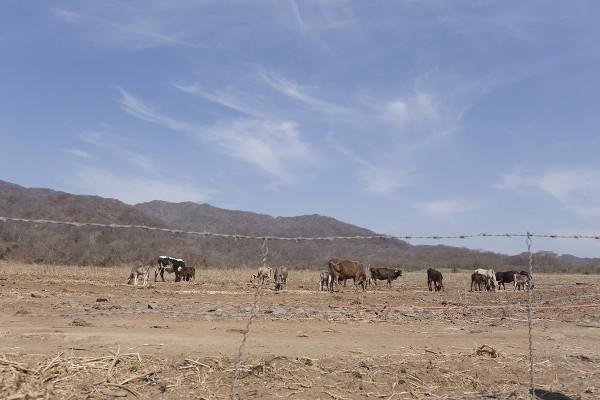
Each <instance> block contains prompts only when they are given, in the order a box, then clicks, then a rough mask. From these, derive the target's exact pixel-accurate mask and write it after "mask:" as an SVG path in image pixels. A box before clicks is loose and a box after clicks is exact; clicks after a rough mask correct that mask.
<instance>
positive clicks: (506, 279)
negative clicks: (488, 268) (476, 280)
mask: <svg viewBox="0 0 600 400" xmlns="http://www.w3.org/2000/svg"><path fill="white" fill-rule="evenodd" d="M516 274H518V272H517V271H505V272H496V281H497V282H498V290H500V285H502V287H503V288H504V290H506V286H504V284H505V283H512V282H514V280H515V275H516Z"/></svg>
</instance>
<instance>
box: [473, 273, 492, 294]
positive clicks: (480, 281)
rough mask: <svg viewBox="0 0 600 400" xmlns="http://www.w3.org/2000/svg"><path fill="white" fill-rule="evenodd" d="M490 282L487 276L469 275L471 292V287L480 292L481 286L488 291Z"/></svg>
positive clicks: (490, 286)
mask: <svg viewBox="0 0 600 400" xmlns="http://www.w3.org/2000/svg"><path fill="white" fill-rule="evenodd" d="M490 281H491V280H490V277H489V276H486V275H481V274H479V273H477V272H473V273H472V274H471V292H472V291H473V286H475V289H479V291H480V292H481V285H484V286H485V289H486V290H490V289H491V288H492V285H491V283H490Z"/></svg>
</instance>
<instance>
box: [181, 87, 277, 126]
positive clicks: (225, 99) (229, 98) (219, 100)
mask: <svg viewBox="0 0 600 400" xmlns="http://www.w3.org/2000/svg"><path fill="white" fill-rule="evenodd" d="M174 86H175V88H177V89H178V90H180V91H182V92H184V93H189V94H194V95H197V96H200V97H202V98H204V99H206V100H209V101H211V102H213V103H215V104H219V105H221V106H223V107H226V108H229V109H231V110H234V111H237V112H239V113H242V114H246V115H248V116H251V117H257V118H267V114H266V113H263V112H261V111H259V110H257V109H256V107H253V106H251V105H250V104H248V103H249V102H245V101H243V100H242V97H245V94H243V93H239V92H234V91H233V90H231V89H229V90H225V91H219V92H209V91H208V90H203V89H202V88H201V87H200V86H199V85H183V84H179V83H176V84H175V85H174ZM253 97H254V99H253V102H254V103H256V94H253Z"/></svg>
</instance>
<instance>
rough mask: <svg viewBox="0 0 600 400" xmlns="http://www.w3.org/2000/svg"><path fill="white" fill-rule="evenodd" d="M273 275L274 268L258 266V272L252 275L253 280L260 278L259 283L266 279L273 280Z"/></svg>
mask: <svg viewBox="0 0 600 400" xmlns="http://www.w3.org/2000/svg"><path fill="white" fill-rule="evenodd" d="M272 276H273V268H271V267H258V271H257V272H256V274H254V275H252V282H254V280H255V279H257V278H258V283H259V284H261V285H262V284H263V283H265V280H271V277H272Z"/></svg>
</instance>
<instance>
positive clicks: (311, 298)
mask: <svg viewBox="0 0 600 400" xmlns="http://www.w3.org/2000/svg"><path fill="white" fill-rule="evenodd" d="M252 272H253V271H251V270H247V269H246V270H229V271H224V272H221V271H217V270H199V271H198V272H197V275H196V281H194V282H181V283H174V282H172V279H173V277H172V276H170V277H169V279H170V281H168V282H165V283H162V282H159V283H154V282H151V284H150V285H149V286H148V287H145V288H142V287H137V288H136V287H132V286H128V285H126V284H125V281H126V279H127V275H128V270H127V268H125V267H123V268H94V267H86V268H82V267H52V266H27V265H15V264H7V263H4V264H0V339H1V340H0V398H6V399H14V400H16V399H37V398H61V399H62V398H65V399H68V398H73V399H80V398H98V399H112V398H142V399H150V398H164V399H178V398H195V399H217V398H219V399H220V398H228V397H229V396H230V390H231V382H232V377H233V371H234V364H235V359H236V356H237V353H238V347H239V346H240V343H241V339H242V334H243V332H244V329H245V327H246V323H247V320H248V318H249V316H250V311H251V309H252V304H253V302H254V296H255V291H256V287H257V286H256V284H255V283H250V275H251V274H252ZM442 272H443V273H444V277H445V278H444V283H445V286H446V291H445V292H441V293H432V292H429V291H427V285H426V277H425V273H424V272H412V273H405V274H404V276H403V277H401V278H400V279H399V280H398V281H396V282H394V284H393V286H392V287H391V288H387V287H386V286H385V285H383V284H381V283H380V284H379V285H378V286H377V287H373V286H372V287H370V288H368V289H367V291H366V292H364V293H363V292H362V291H360V290H359V289H355V288H354V287H352V285H350V286H349V287H347V288H345V289H343V290H342V291H339V292H335V293H327V292H319V291H318V277H319V272H318V271H294V270H292V271H291V272H290V277H289V284H288V287H287V289H286V290H284V291H282V292H275V291H274V290H273V289H272V285H268V286H266V287H265V288H264V289H263V290H262V295H261V298H260V309H259V311H258V314H257V317H256V319H255V320H254V321H253V324H252V327H251V331H250V334H249V336H248V340H247V343H246V346H245V349H244V355H243V359H242V368H241V373H240V381H239V385H238V387H237V390H236V393H237V395H238V396H239V398H242V399H249V398H250V399H253V398H254V399H265V398H291V399H359V398H360V399H362V398H373V399H429V398H431V399H440V398H441V399H449V398H463V397H466V398H482V397H485V398H511V399H524V398H528V392H527V390H528V381H529V375H528V334H527V333H528V325H527V312H526V307H525V306H526V299H527V296H526V293H524V292H514V291H513V289H512V287H510V288H507V290H506V291H499V292H495V293H491V292H482V293H479V292H469V284H470V281H469V274H468V273H467V272H458V273H452V272H450V271H442ZM152 278H153V277H152ZM535 279H536V281H535V283H536V287H535V290H534V294H533V295H534V304H535V306H536V309H535V314H534V332H533V333H534V346H535V382H536V387H538V388H539V389H543V390H545V391H550V392H557V393H562V394H563V395H565V396H568V397H567V398H572V399H598V398H600V290H599V289H598V288H599V287H600V286H599V284H600V277H598V276H584V275H550V274H538V275H536V278H535ZM152 280H153V279H152ZM581 283H584V284H581ZM482 345H487V346H490V347H491V348H492V349H493V350H495V353H494V352H493V351H491V350H490V352H480V353H479V354H478V352H477V349H478V348H480V346H482ZM539 393H542V392H539ZM540 398H552V397H540ZM554 398H560V397H554ZM563 399H564V397H563Z"/></svg>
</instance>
